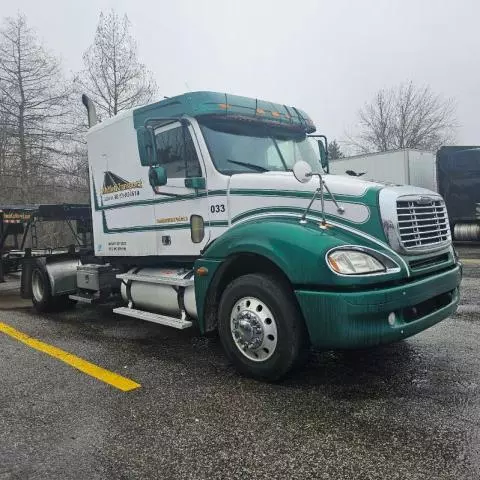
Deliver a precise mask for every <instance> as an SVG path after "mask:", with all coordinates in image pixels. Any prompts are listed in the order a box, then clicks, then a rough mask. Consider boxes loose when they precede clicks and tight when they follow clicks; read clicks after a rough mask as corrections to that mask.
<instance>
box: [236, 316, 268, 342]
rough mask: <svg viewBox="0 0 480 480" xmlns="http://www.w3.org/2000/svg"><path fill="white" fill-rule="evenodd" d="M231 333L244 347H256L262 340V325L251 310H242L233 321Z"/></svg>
mask: <svg viewBox="0 0 480 480" xmlns="http://www.w3.org/2000/svg"><path fill="white" fill-rule="evenodd" d="M233 326H234V330H233V334H234V335H235V337H236V338H237V340H238V342H239V343H240V344H241V345H242V346H244V347H246V348H258V347H259V346H260V345H261V344H262V342H263V335H264V332H263V327H262V323H261V321H260V319H259V317H258V315H256V314H255V313H253V312H250V311H248V310H243V311H242V312H240V313H239V314H238V316H237V319H236V320H235V321H234V324H233Z"/></svg>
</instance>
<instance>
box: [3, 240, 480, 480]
mask: <svg viewBox="0 0 480 480" xmlns="http://www.w3.org/2000/svg"><path fill="white" fill-rule="evenodd" d="M460 253H461V256H462V257H463V258H466V264H465V271H464V281H463V292H462V306H461V308H460V310H459V313H458V314H457V315H456V316H455V317H452V318H450V319H448V320H445V321H443V322H442V323H440V324H439V325H437V326H435V327H433V328H431V329H430V330H427V331H425V332H423V333H421V334H419V335H417V336H416V337H413V338H410V339H408V340H406V341H403V342H401V343H398V344H394V345H390V346H386V347H382V348H377V349H373V350H368V351H360V352H358V351H357V352H349V353H342V352H336V353H333V352H324V353H319V352H316V353H315V352H314V353H312V355H311V358H310V361H309V363H308V365H307V366H306V367H305V368H304V369H303V370H302V371H300V372H297V373H296V374H295V375H294V376H292V377H291V378H289V379H288V380H286V381H284V382H282V383H280V384H275V385H272V384H265V383H260V382H257V381H254V380H250V379H246V378H242V377H241V376H239V375H238V374H237V373H236V372H235V371H234V370H233V368H232V367H231V366H230V365H229V364H228V362H227V361H226V360H225V358H224V356H223V353H222V351H221V348H220V345H219V342H218V340H217V339H215V338H213V339H212V338H202V337H199V336H198V334H197V333H196V332H194V331H193V332H192V331H191V330H186V331H181V332H179V331H174V330H171V329H168V328H164V327H161V326H157V325H153V324H148V323H142V322H141V321H135V320H133V319H128V318H122V317H117V316H114V315H113V314H112V313H111V312H110V309H109V308H108V307H105V308H103V309H101V310H93V309H90V308H85V307H77V308H76V309H75V310H73V311H70V312H67V313H59V314H52V315H48V316H38V315H36V314H34V313H33V311H32V310H31V308H30V307H28V306H25V303H24V302H21V301H18V299H15V297H14V296H9V295H6V294H4V296H3V297H2V296H0V309H1V310H0V322H4V323H6V324H8V325H10V326H13V327H15V328H16V329H18V330H20V331H22V332H25V333H27V334H28V335H31V336H33V337H35V338H38V339H40V340H42V341H43V342H46V343H49V344H51V345H55V346H57V347H59V348H62V349H64V350H66V351H67V352H71V353H74V354H75V355H78V356H80V357H82V358H84V359H86V360H89V361H90V362H93V363H95V364H97V365H100V366H102V367H104V368H106V369H109V370H112V371H114V372H117V373H119V374H121V375H124V376H126V377H128V378H131V379H133V380H135V381H136V382H138V383H140V384H141V385H142V386H141V388H139V389H137V390H133V391H130V392H121V391H119V390H116V389H114V388H113V387H111V386H109V385H106V384H104V383H102V382H100V381H98V380H96V379H94V378H92V377H90V376H87V375H85V374H83V373H81V372H79V371H77V370H75V369H73V368H72V367H70V366H68V365H66V364H64V363H62V362H60V361H58V360H56V359H54V358H51V357H49V356H47V355H45V354H44V353H41V352H38V351H36V350H33V349H32V348H30V347H28V346H25V345H23V344H22V343H20V342H18V341H16V340H14V339H12V338H10V337H8V336H6V335H4V334H2V333H0V362H1V363H0V365H1V374H0V378H1V382H0V479H1V480H4V479H22V480H23V479H42V480H43V479H76V480H78V479H89V480H90V479H92V480H93V479H137V478H138V479H154V478H158V479H170V478H172V479H173V478H175V479H230V478H232V479H233V478H235V479H236V478H254V479H263V478H269V479H271V478H282V479H283V478H285V479H287V478H288V479H309V478H319V479H335V480H339V479H391V480H393V479H402V480H403V479H438V480H440V479H473V480H475V479H480V298H479V295H478V292H479V291H480V284H479V282H480V249H469V248H466V247H461V248H460ZM475 259H477V260H478V261H476V260H475Z"/></svg>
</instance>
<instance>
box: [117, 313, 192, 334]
mask: <svg viewBox="0 0 480 480" xmlns="http://www.w3.org/2000/svg"><path fill="white" fill-rule="evenodd" d="M113 313H118V314H119V315H125V316H127V317H133V318H138V319H140V320H145V321H146V322H152V323H158V324H159V325H165V326H167V327H173V328H178V329H179V330H183V329H185V328H189V327H191V326H192V322H189V321H188V320H183V319H181V318H176V317H168V316H167V315H161V314H159V313H152V312H146V311H144V310H137V309H136V308H128V307H118V308H114V309H113Z"/></svg>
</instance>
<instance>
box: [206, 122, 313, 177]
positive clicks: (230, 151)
mask: <svg viewBox="0 0 480 480" xmlns="http://www.w3.org/2000/svg"><path fill="white" fill-rule="evenodd" d="M201 128H202V132H203V135H204V137H205V140H206V142H207V146H208V149H209V151H210V155H211V157H212V160H213V163H214V164H215V168H216V169H217V170H218V171H219V172H221V173H223V174H225V175H233V174H235V173H247V172H248V173H252V172H269V171H281V172H282V171H283V172H284V171H291V170H292V168H293V165H294V164H295V163H296V162H298V161H299V160H303V161H305V162H307V163H309V164H310V166H311V167H312V170H313V171H314V172H317V171H319V169H320V166H319V160H318V155H316V154H315V150H314V149H313V147H312V145H311V143H310V141H309V140H308V139H307V137H306V135H305V134H298V133H296V132H295V133H292V132H286V131H285V129H282V130H279V129H277V128H271V127H268V126H267V125H250V124H245V123H244V122H239V121H236V122H219V121H216V122H205V121H204V122H202V124H201Z"/></svg>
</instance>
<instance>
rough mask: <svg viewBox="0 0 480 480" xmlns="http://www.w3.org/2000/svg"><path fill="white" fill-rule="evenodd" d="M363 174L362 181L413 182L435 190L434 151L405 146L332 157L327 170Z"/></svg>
mask: <svg viewBox="0 0 480 480" xmlns="http://www.w3.org/2000/svg"><path fill="white" fill-rule="evenodd" d="M347 172H355V173H356V174H357V175H360V174H363V175H361V176H362V180H372V181H377V182H383V183H393V184H396V185H414V186H416V187H422V188H427V189H429V190H433V191H435V192H438V184H437V170H436V157H435V153H434V152H427V151H422V150H414V149H410V148H409V149H404V150H392V151H389V152H379V153H371V154H367V155H356V156H354V157H346V158H340V159H337V160H331V162H330V173H334V174H337V175H347V176H348V175H349V174H348V173H347Z"/></svg>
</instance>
